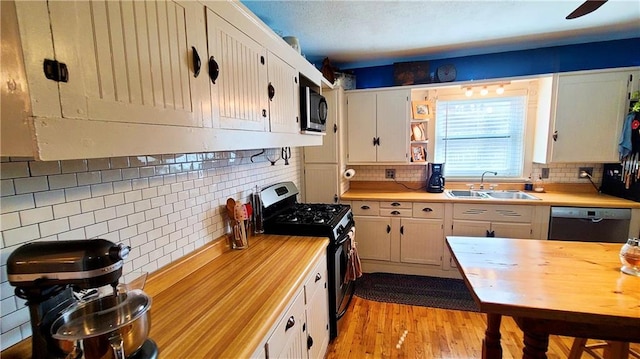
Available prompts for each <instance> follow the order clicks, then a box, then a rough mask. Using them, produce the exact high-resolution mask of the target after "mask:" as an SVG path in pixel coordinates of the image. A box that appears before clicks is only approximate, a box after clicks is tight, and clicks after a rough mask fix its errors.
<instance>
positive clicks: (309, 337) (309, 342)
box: [307, 335, 313, 350]
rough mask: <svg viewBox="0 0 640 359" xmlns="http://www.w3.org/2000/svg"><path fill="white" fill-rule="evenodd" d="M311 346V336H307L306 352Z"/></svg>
mask: <svg viewBox="0 0 640 359" xmlns="http://www.w3.org/2000/svg"><path fill="white" fill-rule="evenodd" d="M312 346H313V338H311V335H309V336H308V337H307V350H309V349H311V347H312Z"/></svg>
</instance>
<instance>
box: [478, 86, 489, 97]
mask: <svg viewBox="0 0 640 359" xmlns="http://www.w3.org/2000/svg"><path fill="white" fill-rule="evenodd" d="M488 93H489V90H488V89H487V86H485V87H483V88H482V90H480V95H482V96H487V94H488Z"/></svg>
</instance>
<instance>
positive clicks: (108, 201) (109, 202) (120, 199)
mask: <svg viewBox="0 0 640 359" xmlns="http://www.w3.org/2000/svg"><path fill="white" fill-rule="evenodd" d="M121 204H124V194H123V193H115V194H111V195H108V196H104V205H105V207H114V206H118V205H121Z"/></svg>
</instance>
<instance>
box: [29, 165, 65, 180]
mask: <svg viewBox="0 0 640 359" xmlns="http://www.w3.org/2000/svg"><path fill="white" fill-rule="evenodd" d="M29 169H30V171H31V176H32V177H35V176H46V175H57V174H59V173H60V162H59V161H31V162H29Z"/></svg>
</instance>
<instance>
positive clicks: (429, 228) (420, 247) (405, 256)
mask: <svg viewBox="0 0 640 359" xmlns="http://www.w3.org/2000/svg"><path fill="white" fill-rule="evenodd" d="M400 228H401V229H400V230H401V238H400V261H401V262H404V263H417V264H431V265H438V266H439V265H441V264H442V246H443V244H444V242H443V241H444V225H443V222H442V220H436V219H406V218H403V219H402V222H401V227H400Z"/></svg>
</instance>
